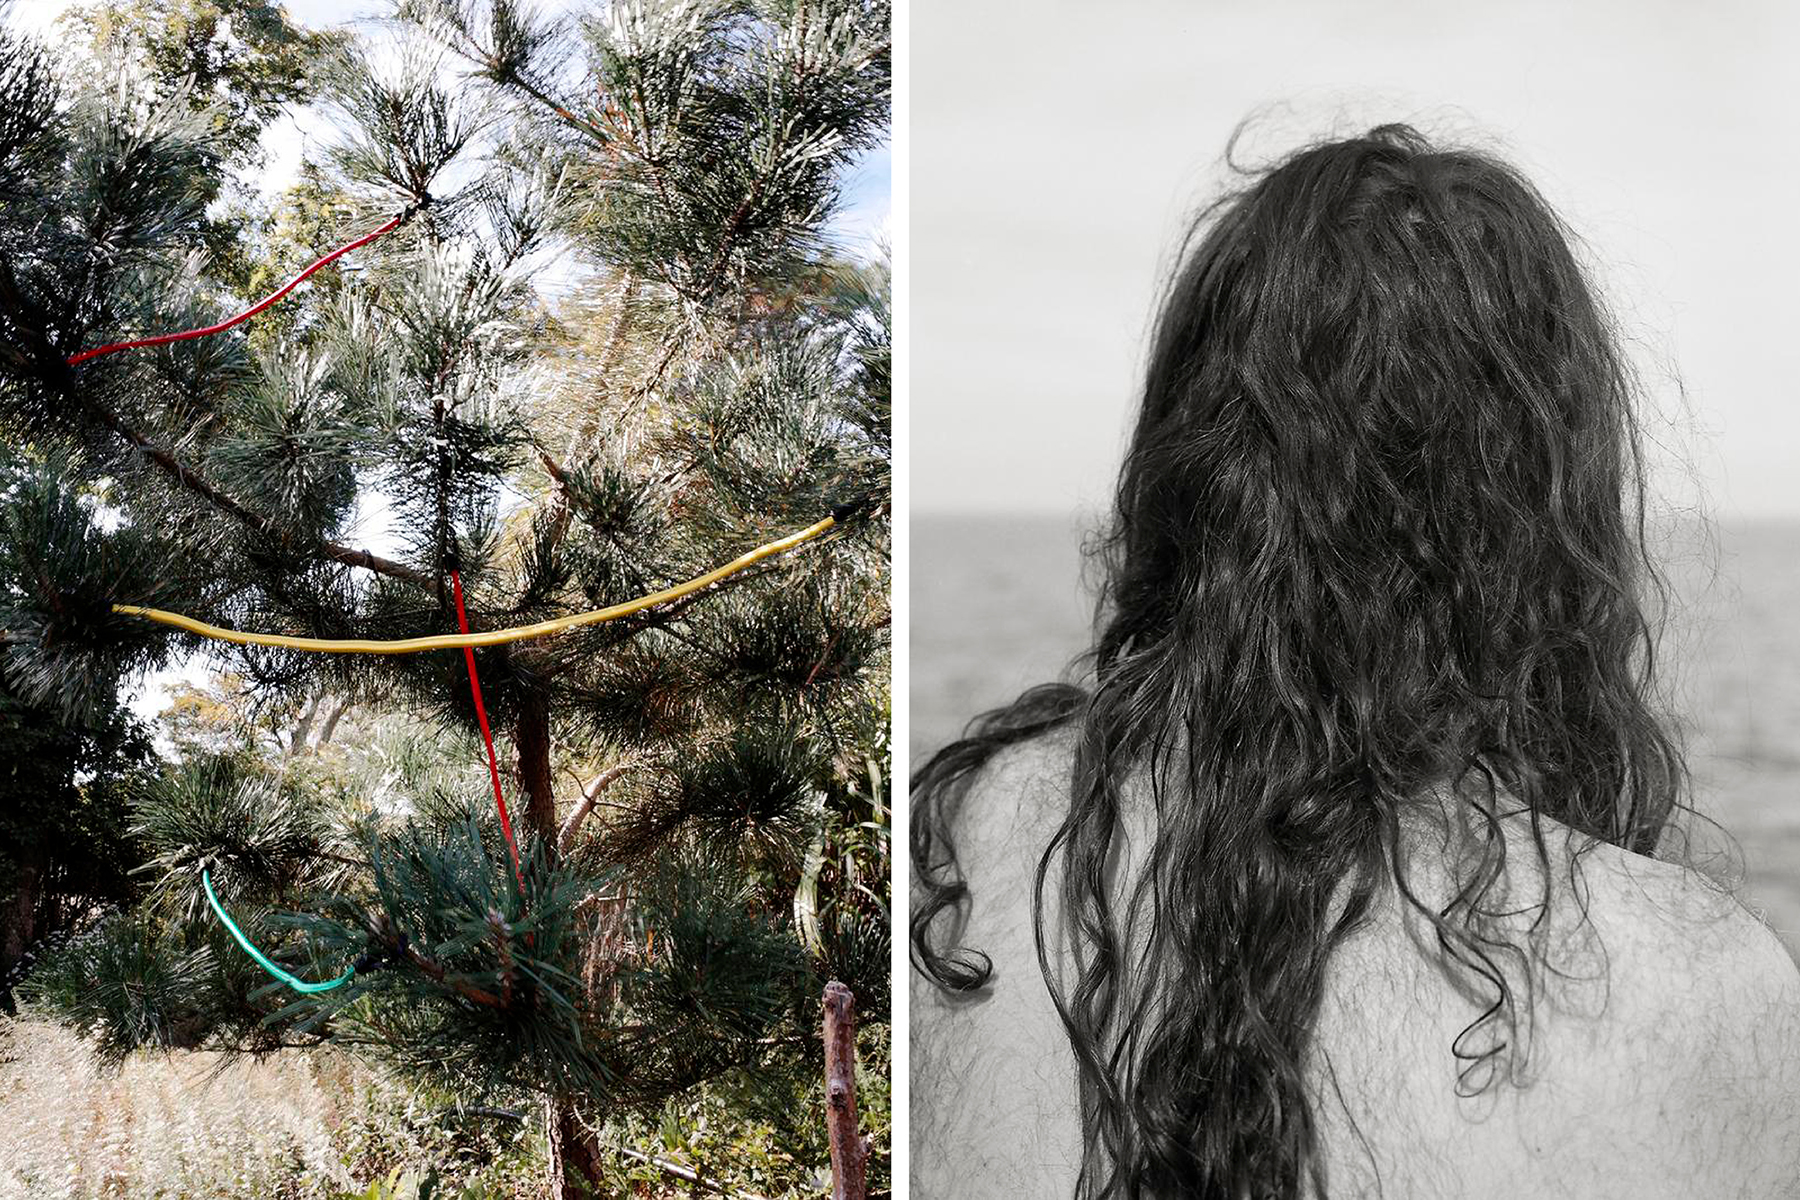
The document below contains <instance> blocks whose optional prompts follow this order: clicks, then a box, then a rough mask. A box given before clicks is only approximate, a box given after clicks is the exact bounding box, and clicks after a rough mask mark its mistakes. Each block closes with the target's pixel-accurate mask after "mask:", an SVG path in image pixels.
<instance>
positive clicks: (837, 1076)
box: [825, 980, 869, 1200]
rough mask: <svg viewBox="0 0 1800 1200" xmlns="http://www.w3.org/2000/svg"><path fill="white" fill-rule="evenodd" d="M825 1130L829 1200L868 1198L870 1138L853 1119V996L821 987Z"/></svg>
mask: <svg viewBox="0 0 1800 1200" xmlns="http://www.w3.org/2000/svg"><path fill="white" fill-rule="evenodd" d="M825 1132H826V1136H827V1138H828V1139H829V1140H830V1143H831V1200H866V1198H867V1196H868V1194H869V1190H868V1189H869V1185H868V1177H867V1172H868V1165H869V1139H868V1138H865V1137H864V1136H863V1135H862V1130H861V1128H860V1126H859V1125H858V1122H857V1119H856V997H855V996H853V995H852V994H851V993H850V989H849V988H847V987H845V986H844V985H843V984H841V983H838V982H837V981H836V980H833V981H832V982H830V983H828V984H826V985H825Z"/></svg>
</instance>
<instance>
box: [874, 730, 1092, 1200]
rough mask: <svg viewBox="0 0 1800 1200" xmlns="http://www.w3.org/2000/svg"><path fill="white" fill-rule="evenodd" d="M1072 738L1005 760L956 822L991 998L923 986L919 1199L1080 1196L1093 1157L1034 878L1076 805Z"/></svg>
mask: <svg viewBox="0 0 1800 1200" xmlns="http://www.w3.org/2000/svg"><path fill="white" fill-rule="evenodd" d="M1067 747H1068V738H1067V736H1066V735H1065V736H1062V737H1058V736H1056V735H1049V736H1045V737H1040V738H1036V739H1033V740H1032V741H1030V742H1025V743H1021V744H1019V745H1016V746H1012V747H1009V748H1007V749H1006V750H1004V751H1002V752H1000V753H999V754H996V755H995V756H994V757H993V758H992V759H991V760H989V761H988V762H987V763H986V764H985V765H984V766H983V767H982V769H981V771H980V772H979V774H977V775H976V777H975V778H974V779H972V780H971V781H970V782H969V785H968V788H967V790H966V791H965V792H964V794H963V796H962V798H961V801H960V803H959V804H958V805H957V806H956V808H955V811H954V814H953V816H952V822H951V829H950V831H949V832H950V835H951V840H952V842H953V844H954V846H955V850H956V861H957V868H958V871H959V873H960V874H961V876H962V878H963V880H964V881H965V882H966V883H967V885H968V889H969V894H968V897H967V901H966V910H965V911H964V912H963V913H961V914H960V918H961V921H960V927H959V928H958V929H957V937H956V941H957V944H958V945H960V946H963V947H967V948H968V949H969V950H971V951H975V952H979V953H980V954H983V955H986V956H987V958H988V959H989V962H990V964H991V966H992V971H993V974H992V977H991V980H990V984H989V986H988V987H987V988H984V989H982V990H981V991H979V992H974V993H949V992H946V991H944V990H943V989H941V988H939V987H937V986H936V985H934V984H933V983H931V982H930V981H929V980H927V979H925V978H924V977H923V976H922V975H921V974H920V973H919V972H917V971H914V972H913V973H912V981H911V996H912V1002H911V1019H910V1022H909V1024H910V1029H909V1036H910V1044H911V1055H912V1069H911V1082H912V1104H911V1118H912V1119H911V1146H912V1174H911V1186H912V1194H913V1195H914V1196H918V1197H962V1196H1008V1195H1067V1194H1069V1192H1070V1191H1072V1190H1073V1181H1074V1177H1075V1169H1076V1168H1075V1165H1074V1160H1073V1159H1072V1158H1071V1157H1070V1155H1071V1153H1072V1150H1071V1148H1078V1147H1079V1146H1080V1144H1081V1136H1080V1127H1079V1123H1078V1116H1077V1112H1076V1101H1075V1079H1074V1066H1073V1062H1072V1060H1071V1059H1070V1058H1069V1053H1068V1048H1067V1043H1066V1040H1065V1039H1064V1037H1063V1034H1062V1030H1061V1026H1060V1022H1059V1020H1058V1018H1057V1016H1056V1013H1055V1011H1054V1010H1053V1008H1052V1007H1051V1005H1050V1002H1049V996H1048V992H1047V991H1046V990H1045V988H1044V986H1043V981H1042V978H1041V976H1040V975H1039V971H1038V965H1037V950H1036V941H1035V933H1034V925H1033V919H1032V879H1033V875H1034V873H1035V871H1036V869H1037V863H1038V860H1039V859H1040V858H1041V856H1042V854H1043V849H1044V847H1045V845H1046V844H1047V843H1048V841H1049V838H1050V835H1051V833H1052V832H1053V831H1054V830H1055V828H1056V825H1057V823H1058V822H1059V821H1060V820H1061V813H1062V811H1063V810H1064V809H1065V807H1066V804H1067V796H1068V764H1069V759H1068V753H1067Z"/></svg>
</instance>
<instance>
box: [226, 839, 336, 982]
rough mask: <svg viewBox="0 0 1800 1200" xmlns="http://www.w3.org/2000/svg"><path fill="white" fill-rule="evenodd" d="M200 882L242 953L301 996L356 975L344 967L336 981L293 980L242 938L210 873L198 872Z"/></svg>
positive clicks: (247, 940)
mask: <svg viewBox="0 0 1800 1200" xmlns="http://www.w3.org/2000/svg"><path fill="white" fill-rule="evenodd" d="M200 882H201V884H202V885H204V886H205V888H206V899H207V900H208V901H209V902H210V903H211V904H212V910H213V912H215V913H217V914H218V916H219V920H221V921H223V922H224V923H225V928H227V929H229V930H231V936H232V937H234V938H236V939H237V944H238V945H240V946H242V947H243V948H244V953H245V954H248V955H249V956H250V957H251V958H253V959H255V960H256V965H257V966H259V967H261V968H262V969H263V970H265V971H267V972H268V973H269V974H271V975H273V976H274V977H275V978H277V979H279V980H281V982H283V983H285V984H287V985H288V986H289V987H291V988H293V989H294V990H295V991H296V992H299V993H300V994H301V995H311V994H312V993H314V992H328V991H330V990H331V989H332V988H334V987H338V986H340V985H341V984H346V983H349V982H350V977H351V976H352V975H354V974H356V968H355V967H353V966H352V967H346V968H345V969H344V973H343V974H342V975H339V976H338V977H337V978H336V979H332V980H327V981H326V982H324V983H307V982H306V981H305V980H303V979H295V978H294V977H293V976H292V975H289V974H288V973H287V972H286V971H284V970H282V969H281V968H280V967H278V966H276V965H275V964H274V963H272V962H270V961H269V960H268V958H267V957H266V956H265V955H264V954H263V952H262V951H261V950H258V949H257V948H256V947H255V946H252V945H251V944H250V939H249V938H247V937H245V936H244V931H243V930H241V929H239V928H238V927H237V922H236V921H233V920H232V919H231V915H230V914H229V913H227V912H226V911H225V906H224V905H222V904H220V903H219V897H218V894H217V893H216V892H214V891H213V885H212V872H210V871H208V870H206V869H205V868H202V869H201V871H200Z"/></svg>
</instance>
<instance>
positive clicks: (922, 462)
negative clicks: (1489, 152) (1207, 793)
mask: <svg viewBox="0 0 1800 1200" xmlns="http://www.w3.org/2000/svg"><path fill="white" fill-rule="evenodd" d="M911 30H912V42H911V50H910V53H911V61H912V63H913V78H912V93H911V94H912V101H911V106H912V111H911V124H910V140H911V161H912V175H911V197H910V203H911V216H910V221H911V226H910V234H909V245H910V271H911V279H912V300H911V317H912V326H911V329H912V338H911V345H910V349H909V355H910V360H911V364H912V367H911V369H912V387H911V392H910V396H909V397H908V400H907V403H908V404H909V405H910V414H911V448H912V457H911V479H912V493H911V494H912V506H913V508H914V510H915V511H919V510H936V511H959V510H960V511H968V510H985V511H1003V510H1015V511H1046V512H1057V513H1066V512H1068V511H1069V510H1070V509H1071V507H1075V506H1084V505H1085V506H1088V507H1090V508H1091V507H1093V506H1097V505H1099V504H1100V503H1102V501H1103V500H1104V497H1105V494H1106V490H1107V488H1108V487H1109V485H1110V477H1111V475H1112V472H1113V470H1114V468H1115V466H1116V461H1117V457H1118V454H1119V451H1120V446H1121V439H1122V436H1123V430H1124V427H1125V422H1126V420H1127V413H1128V409H1129V407H1130V405H1131V404H1132V402H1133V400H1134V389H1135V388H1136V386H1137V382H1138V376H1139V373H1140V371H1141V366H1142V356H1143V350H1144V341H1145V329H1146V324H1147V321H1148V319H1149V314H1150V307H1151V304H1152V302H1153V299H1154V295H1155V291H1156V286H1157V284H1158V282H1159V280H1160V278H1161V273H1162V270H1163V268H1164V266H1165V262H1166V259H1165V255H1166V254H1167V253H1168V252H1169V251H1170V249H1171V248H1172V246H1173V243H1174V240H1175V238H1176V237H1177V235H1178V234H1179V233H1180V231H1181V230H1182V228H1183V226H1184V224H1185V217H1186V215H1187V214H1188V213H1189V212H1190V211H1191V210H1192V209H1193V208H1194V207H1196V206H1197V203H1198V202H1199V201H1200V200H1201V199H1202V198H1204V197H1205V196H1206V195H1207V193H1208V192H1209V190H1211V185H1212V183H1213V182H1214V181H1216V180H1217V179H1219V178H1220V176H1219V174H1218V173H1217V172H1216V171H1215V170H1214V169H1213V168H1214V164H1215V163H1216V162H1217V160H1218V158H1219V156H1220V155H1221V154H1222V152H1223V150H1224V147H1225V143H1226V139H1227V138H1228V137H1229V135H1230V133H1231V130H1232V128H1233V126H1234V125H1236V123H1237V122H1238V121H1239V120H1240V119H1242V118H1244V117H1245V116H1248V115H1250V114H1251V113H1252V112H1253V111H1256V110H1259V109H1268V110H1269V111H1268V112H1267V114H1266V116H1265V118H1264V121H1263V123H1262V125H1261V127H1260V130H1259V133H1258V134H1257V136H1254V137H1252V138H1250V139H1249V141H1248V143H1247V149H1248V150H1249V151H1250V152H1251V153H1252V155H1256V154H1259V153H1260V154H1262V155H1264V156H1267V155H1272V154H1278V153H1280V152H1281V151H1283V150H1286V149H1289V148H1291V147H1293V146H1294V145H1296V144H1298V143H1300V142H1303V141H1305V140H1307V139H1309V138H1311V137H1314V136H1318V135H1320V134H1325V133H1329V132H1331V131H1333V129H1334V128H1335V129H1339V130H1341V131H1343V132H1350V131H1352V130H1355V129H1357V128H1366V127H1367V126H1368V125H1371V124H1375V123H1377V122H1378V121H1380V120H1385V119H1395V118H1400V119H1408V120H1412V121H1413V122H1415V123H1417V124H1420V125H1422V126H1423V127H1424V128H1425V129H1426V130H1427V132H1432V131H1439V132H1451V133H1459V134H1470V135H1473V136H1474V137H1476V138H1479V139H1480V140H1481V143H1482V144H1485V145H1490V146H1492V147H1493V148H1495V149H1498V150H1499V151H1501V152H1502V153H1503V154H1505V155H1506V156H1507V157H1509V158H1511V159H1512V160H1513V161H1515V162H1517V163H1518V164H1520V165H1521V166H1522V167H1523V168H1524V169H1525V170H1526V171H1527V172H1528V173H1529V174H1530V175H1531V176H1532V177H1533V178H1534V179H1535V180H1536V182H1537V183H1538V185H1539V186H1540V188H1541V189H1542V190H1543V191H1544V192H1545V193H1546V194H1547V195H1548V196H1549V198H1550V199H1551V201H1552V203H1554V204H1556V205H1558V206H1559V207H1560V208H1561V210H1562V211H1563V213H1564V215H1565V216H1566V217H1568V218H1569V219H1570V220H1571V221H1572V223H1573V224H1574V225H1575V226H1576V227H1577V229H1578V230H1580V231H1582V233H1583V234H1584V236H1585V237H1586V239H1587V240H1588V241H1589V242H1590V243H1591V245H1592V247H1593V249H1594V251H1595V253H1596V255H1597V257H1598V258H1599V259H1601V260H1602V271H1601V279H1602V285H1603V287H1605V288H1606V289H1607V291H1608V293H1609V296H1610V298H1611V300H1612V301H1613V302H1614V304H1615V305H1616V307H1617V308H1618V309H1619V310H1620V311H1621V314H1622V316H1623V318H1624V319H1625V321H1626V323H1627V325H1628V326H1629V327H1630V328H1631V331H1632V333H1633V335H1634V338H1635V339H1636V341H1637V342H1638V343H1639V344H1637V345H1634V346H1633V347H1632V349H1633V351H1634V353H1636V354H1637V355H1638V357H1639V358H1640V361H1642V362H1644V363H1646V364H1648V365H1647V369H1648V370H1650V371H1651V372H1652V374H1651V382H1652V383H1653V384H1655V383H1661V385H1662V386H1660V387H1659V388H1658V390H1659V391H1660V393H1661V394H1662V396H1661V399H1662V402H1663V404H1664V406H1665V408H1668V409H1679V408H1680V406H1681V404H1682V401H1681V400H1680V397H1679V396H1677V395H1673V394H1672V393H1673V392H1674V389H1673V388H1672V387H1671V386H1669V385H1668V383H1667V380H1668V379H1669V378H1670V374H1669V370H1668V367H1669V365H1670V363H1671V360H1672V364H1673V366H1674V367H1676V368H1678V369H1679V373H1680V379H1681V381H1682V383H1683V384H1684V385H1685V388H1686V392H1687V396H1686V401H1685V404H1686V407H1687V408H1688V409H1690V410H1691V415H1690V416H1687V417H1682V416H1680V415H1679V414H1678V413H1677V415H1676V416H1675V417H1674V418H1673V420H1672V421H1671V420H1668V419H1666V418H1665V421H1664V423H1663V426H1662V428H1660V429H1657V430H1655V432H1656V433H1657V436H1658V438H1659V439H1660V440H1662V441H1664V442H1666V443H1670V444H1672V445H1673V446H1674V447H1675V448H1676V449H1677V451H1678V452H1679V453H1678V455H1677V456H1676V457H1685V458H1686V459H1687V460H1689V463H1690V464H1691V469H1692V470H1693V471H1695V472H1698V475H1699V479H1700V481H1701V482H1702V483H1703V485H1704V488H1705V491H1706V492H1708V493H1710V503H1709V507H1710V509H1711V510H1712V511H1713V512H1714V514H1715V515H1717V516H1719V517H1721V518H1731V517H1735V516H1741V515H1749V514H1756V515H1787V516H1794V517H1800V452H1797V450H1796V446H1797V445H1800V404H1796V403H1795V401H1796V399H1797V397H1796V395H1795V388H1796V384H1795V379H1796V377H1800V370H1797V368H1800V361H1797V357H1796V348H1797V347H1800V291H1797V290H1796V288H1795V280H1796V278H1800V223H1797V219H1796V218H1797V216H1800V155H1796V154H1795V153H1794V150H1795V148H1796V147H1800V102H1797V101H1796V96H1797V95H1800V93H1796V92H1795V91H1794V88H1793V77H1794V64H1795V63H1796V62H1800V6H1797V5H1793V4H1789V3H1784V2H1782V0H1722V2H1719V3H1712V4H1693V3H1691V2H1689V0H1637V2H1634V3H1624V2H1619V0H1589V2H1587V3H1582V4H1565V3H1551V2H1546V0H1535V2H1533V0H1527V2H1524V3H1513V4H1504V5H1501V4H1488V3H1473V2H1468V0H1458V2H1454V3H1427V2H1425V0H1359V2H1357V3H1341V2H1336V0H1276V2H1263V3H1253V2H1249V0H1213V2H1211V3H1207V4H1194V3H1189V2H1181V0H1167V2H1161V3H1158V2H1154V0H1131V2H1120V3H1114V4H1108V5H1095V4H1092V3H1081V4H1074V3H1065V2H1061V0H1056V2H1047V3H1043V4H1040V5H1037V6H1034V7H1032V8H1031V9H1030V15H1029V17H1026V16H1023V15H1021V10H1020V9H1019V8H1018V7H1017V6H1012V5H1003V4H980V5H977V4H948V3H943V2H942V0H934V2H932V3H917V4H915V5H914V6H913V10H912V18H911ZM1281 106H1285V107H1281ZM1659 361H1660V362H1661V363H1662V365H1661V366H1658V362H1659ZM1664 457H1668V456H1666V455H1665V456H1664ZM1683 470H1684V469H1682V468H1676V469H1673V470H1671V469H1669V468H1668V467H1667V466H1666V465H1665V467H1664V469H1663V470H1662V471H1661V472H1660V473H1659V476H1658V478H1657V480H1656V482H1657V483H1658V484H1659V485H1660V490H1662V491H1663V492H1665V493H1666V494H1671V495H1672V496H1674V497H1675V498H1676V499H1677V500H1681V499H1684V498H1686V497H1687V496H1689V495H1691V493H1692V492H1693V488H1692V486H1691V483H1690V481H1688V480H1686V479H1685V478H1684V475H1683Z"/></svg>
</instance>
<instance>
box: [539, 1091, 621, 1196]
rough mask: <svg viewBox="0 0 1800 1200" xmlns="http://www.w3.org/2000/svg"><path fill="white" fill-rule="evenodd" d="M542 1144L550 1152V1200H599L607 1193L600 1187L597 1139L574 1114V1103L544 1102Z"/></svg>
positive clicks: (554, 1099) (564, 1099) (561, 1098)
mask: <svg viewBox="0 0 1800 1200" xmlns="http://www.w3.org/2000/svg"><path fill="white" fill-rule="evenodd" d="M544 1133H545V1137H544V1142H545V1145H546V1146H547V1147H548V1149H549V1154H548V1156H547V1157H548V1158H549V1160H550V1162H549V1172H548V1173H549V1185H550V1191H549V1194H550V1197H551V1200H598V1198H603V1197H604V1196H605V1195H606V1193H605V1192H604V1191H602V1190H601V1184H600V1140H599V1139H598V1138H596V1137H595V1136H594V1135H593V1134H592V1133H590V1132H589V1131H588V1127H587V1125H586V1123H585V1122H583V1121H582V1119H581V1118H580V1117H579V1116H578V1115H576V1112H575V1102H574V1101H573V1100H571V1099H570V1098H569V1097H567V1096H550V1097H547V1098H546V1099H545V1101H544Z"/></svg>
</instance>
